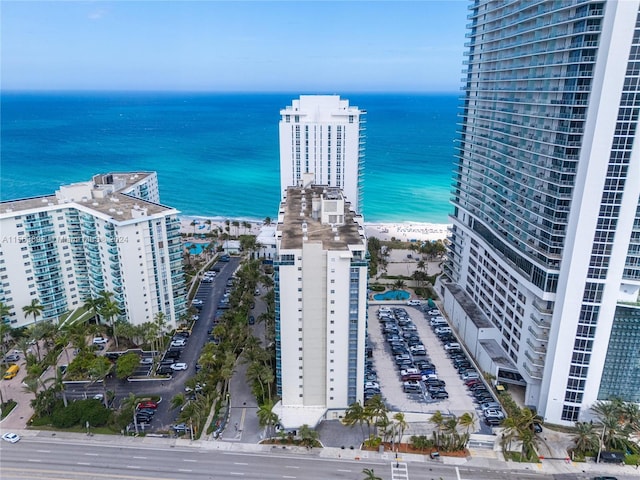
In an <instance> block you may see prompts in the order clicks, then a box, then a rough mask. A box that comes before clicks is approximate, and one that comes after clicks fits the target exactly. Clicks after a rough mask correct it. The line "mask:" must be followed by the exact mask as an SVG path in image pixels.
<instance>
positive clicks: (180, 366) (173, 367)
mask: <svg viewBox="0 0 640 480" xmlns="http://www.w3.org/2000/svg"><path fill="white" fill-rule="evenodd" d="M186 369H187V364H186V363H184V362H178V363H174V364H173V365H171V370H174V371H178V370H186Z"/></svg>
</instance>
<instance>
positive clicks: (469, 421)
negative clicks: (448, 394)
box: [458, 412, 476, 433]
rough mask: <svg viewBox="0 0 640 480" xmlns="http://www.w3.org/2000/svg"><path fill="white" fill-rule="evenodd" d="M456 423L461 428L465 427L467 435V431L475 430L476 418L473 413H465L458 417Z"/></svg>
mask: <svg viewBox="0 0 640 480" xmlns="http://www.w3.org/2000/svg"><path fill="white" fill-rule="evenodd" d="M458 423H459V424H460V426H461V427H465V428H466V429H467V433H469V430H471V429H472V428H475V425H476V416H475V415H474V414H473V413H470V412H465V413H463V414H462V415H460V418H459V419H458Z"/></svg>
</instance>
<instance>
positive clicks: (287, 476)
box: [282, 475, 297, 478]
mask: <svg viewBox="0 0 640 480" xmlns="http://www.w3.org/2000/svg"><path fill="white" fill-rule="evenodd" d="M282 478H297V477H291V476H289V475H283V476H282Z"/></svg>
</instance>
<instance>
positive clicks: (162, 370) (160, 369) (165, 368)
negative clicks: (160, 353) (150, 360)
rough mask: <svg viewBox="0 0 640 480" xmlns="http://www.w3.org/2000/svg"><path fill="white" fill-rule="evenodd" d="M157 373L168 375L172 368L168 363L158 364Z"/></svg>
mask: <svg viewBox="0 0 640 480" xmlns="http://www.w3.org/2000/svg"><path fill="white" fill-rule="evenodd" d="M156 373H157V374H158V375H170V374H172V373H173V370H172V369H171V367H170V366H169V365H160V366H159V367H158V369H157V370H156Z"/></svg>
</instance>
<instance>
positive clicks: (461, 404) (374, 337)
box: [368, 303, 490, 433]
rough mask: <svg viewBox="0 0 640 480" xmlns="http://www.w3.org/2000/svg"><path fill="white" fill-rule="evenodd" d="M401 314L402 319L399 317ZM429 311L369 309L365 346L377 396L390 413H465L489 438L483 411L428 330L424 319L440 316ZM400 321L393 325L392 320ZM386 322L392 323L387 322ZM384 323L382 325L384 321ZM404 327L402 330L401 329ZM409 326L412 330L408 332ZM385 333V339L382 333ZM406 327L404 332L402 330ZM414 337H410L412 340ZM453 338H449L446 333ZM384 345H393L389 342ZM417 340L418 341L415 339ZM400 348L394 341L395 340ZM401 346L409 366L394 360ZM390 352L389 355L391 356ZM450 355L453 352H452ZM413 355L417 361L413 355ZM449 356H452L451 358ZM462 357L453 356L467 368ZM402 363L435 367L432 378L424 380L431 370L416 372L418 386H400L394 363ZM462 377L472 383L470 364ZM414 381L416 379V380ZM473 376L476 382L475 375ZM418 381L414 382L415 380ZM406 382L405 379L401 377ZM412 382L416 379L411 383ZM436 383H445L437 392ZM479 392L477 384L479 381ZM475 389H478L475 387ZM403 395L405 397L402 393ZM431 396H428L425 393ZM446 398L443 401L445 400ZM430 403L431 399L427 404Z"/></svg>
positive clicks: (416, 308)
mask: <svg viewBox="0 0 640 480" xmlns="http://www.w3.org/2000/svg"><path fill="white" fill-rule="evenodd" d="M380 308H382V309H383V310H382V311H383V313H382V315H383V319H382V320H381V319H380V318H379V310H380ZM403 310H404V312H406V314H407V315H405V314H404V313H403ZM429 310H431V309H427V311H426V312H425V311H423V310H422V307H421V306H417V305H416V306H413V305H407V304H406V303H404V304H393V305H390V304H386V303H385V304H384V305H371V306H370V307H369V330H368V331H369V342H370V345H371V346H372V350H373V355H372V358H371V360H372V364H373V365H372V368H373V370H375V372H376V374H377V382H378V384H379V388H380V392H381V395H382V397H383V398H384V400H385V403H386V404H387V406H388V407H389V408H390V409H391V410H396V411H401V412H407V413H409V412H412V413H425V414H431V413H434V412H435V411H436V410H440V411H441V412H443V413H447V414H454V415H456V416H460V415H462V414H463V413H465V412H474V413H475V414H476V416H477V417H478V418H479V419H480V420H481V421H480V422H479V423H480V425H479V426H480V427H481V430H482V431H483V432H485V433H489V432H490V429H489V427H488V426H487V425H485V423H484V421H482V420H483V413H482V409H481V407H480V405H479V403H478V402H477V400H476V399H475V398H474V397H473V392H472V391H471V390H470V389H469V388H468V386H467V385H465V383H464V381H463V379H462V378H461V375H460V374H459V372H458V370H457V369H456V367H455V366H454V361H455V360H452V358H450V355H449V354H448V353H447V351H446V350H445V344H444V343H443V342H441V341H440V339H439V338H438V336H437V335H436V333H435V331H434V330H435V328H436V327H434V328H432V327H431V326H430V322H429V319H431V318H434V317H438V316H439V312H437V311H432V314H429V313H428V312H429ZM396 314H398V315H399V317H400V318H401V319H403V320H401V321H398V320H397V315H396ZM407 316H408V317H409V319H410V322H407V320H406V317H407ZM390 317H394V319H395V321H394V320H391V319H390ZM385 320H386V321H385ZM394 325H395V326H396V327H397V333H394V332H395V331H396V329H394ZM401 325H403V326H401ZM412 325H415V327H413V326H412ZM385 327H386V333H385V332H384V331H383V329H385ZM406 327H409V328H408V330H406V329H405V328H406ZM446 327H448V326H447V325H445V328H444V329H442V330H439V331H440V332H444V333H442V335H445V334H446V332H447V330H446ZM412 332H413V334H412ZM451 335H453V333H451ZM386 336H388V337H387V338H389V339H395V340H391V341H388V340H387V338H385V337H386ZM416 336H417V337H419V340H417V339H416ZM398 337H399V339H400V340H402V342H400V341H399V339H398ZM407 339H411V340H412V343H413V344H414V346H413V348H412V347H411V346H410V345H409V343H408V342H407ZM448 341H449V343H450V346H452V347H453V349H455V346H454V345H452V343H454V342H456V341H457V340H456V339H455V337H453V338H451V337H449V340H448ZM417 342H419V343H420V344H422V345H424V350H425V351H426V355H424V354H422V352H421V351H420V350H421V347H420V346H419V345H416V343H417ZM402 345H404V349H405V350H408V353H404V355H405V357H408V358H409V360H406V361H405V360H403V359H402V358H400V357H396V355H397V354H400V355H403V353H400V352H402V351H403V350H402V348H403V347H402ZM392 348H393V351H392ZM453 349H452V352H453ZM415 352H417V353H418V355H414V353H415ZM451 355H453V353H451ZM463 355H464V354H463V353H462V352H461V353H460V354H459V355H458V358H457V362H458V364H462V362H467V361H468V360H467V359H465V358H464V356H463ZM401 361H405V362H406V363H405V365H404V367H408V368H411V367H416V366H417V367H421V366H426V365H427V362H429V363H431V364H433V366H435V375H436V376H437V379H436V378H435V377H432V380H429V375H428V374H430V373H431V372H432V370H431V369H430V368H429V369H428V370H425V369H421V368H418V370H419V371H420V370H421V375H420V376H421V377H422V380H414V381H411V383H410V384H408V385H407V384H405V383H404V382H403V380H402V378H401V375H400V371H401V367H398V366H397V364H396V362H401ZM467 369H468V373H467V375H469V376H471V377H473V376H474V375H476V374H475V373H474V368H473V364H472V362H471V361H470V360H469V366H468V367H467ZM420 376H419V377H420ZM477 376H480V375H479V374H477ZM419 377H418V378H419ZM405 378H407V377H405ZM411 378H415V377H413V376H412V377H411ZM438 380H441V381H443V382H444V385H440V386H439V387H438V386H436V385H437V384H438V382H437V381H438ZM430 382H431V383H432V388H431V390H430V391H429V390H428V385H429V383H430ZM479 382H480V383H481V384H482V385H483V386H484V383H483V381H482V380H480V381H479ZM479 388H481V387H480V386H479ZM405 390H406V391H405ZM430 392H431V393H430ZM447 396H448V398H445V397H447ZM432 397H433V398H432ZM438 397H442V398H438Z"/></svg>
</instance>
